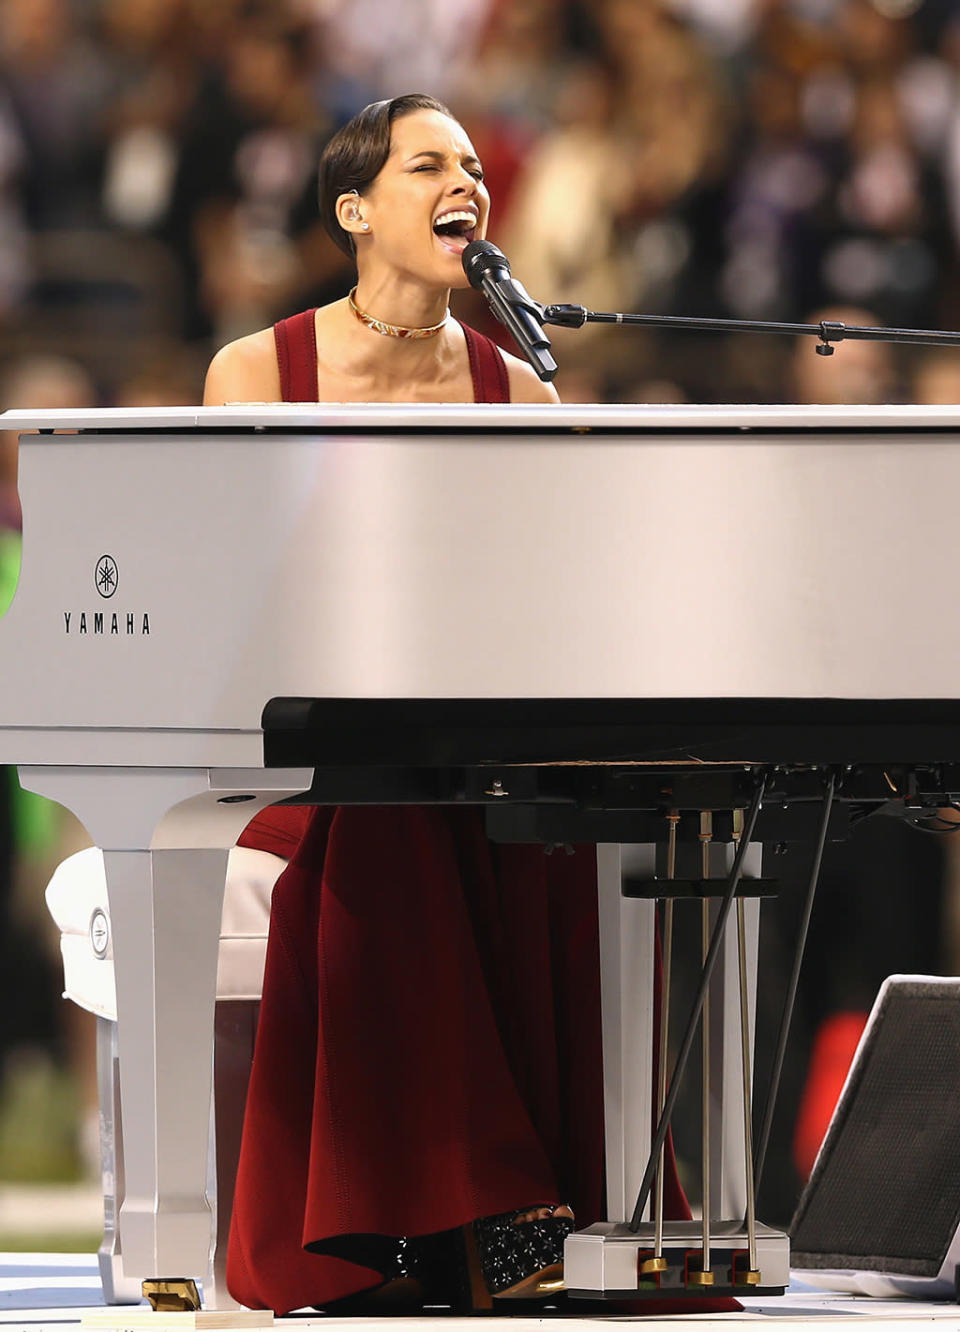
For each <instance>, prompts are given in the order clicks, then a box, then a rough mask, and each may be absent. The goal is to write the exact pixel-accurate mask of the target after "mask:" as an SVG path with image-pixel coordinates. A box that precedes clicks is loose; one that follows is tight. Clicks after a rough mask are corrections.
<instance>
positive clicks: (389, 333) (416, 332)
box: [347, 287, 450, 338]
mask: <svg viewBox="0 0 960 1332" xmlns="http://www.w3.org/2000/svg"><path fill="white" fill-rule="evenodd" d="M356 294H357V289H356V287H354V289H353V291H351V293H350V295H349V296H348V297H347V300H348V301H349V302H350V309H351V310H352V311H353V313H354V314H355V315H356V316H357V318H358V319H359V320H360V323H361V324H363V326H364V328H372V329H373V331H374V333H382V334H383V336H384V337H385V338H435V337H436V336H437V334H438V333H439V332H440V331H441V329H442V328H443V326H444V325H445V324H446V322H447V320H448V319H449V318H450V310H449V307H448V309H447V311H446V313H445V314H444V316H443V318H442V319H441V320H440V323H439V324H434V325H433V327H432V328H404V327H403V325H402V324H385V323H384V321H383V320H382V319H374V317H373V315H368V314H367V312H366V311H365V310H361V309H360V307H359V305H357V303H356V301H355V300H354V299H353V298H354V296H355V295H356Z"/></svg>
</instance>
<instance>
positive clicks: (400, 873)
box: [204, 96, 687, 1313]
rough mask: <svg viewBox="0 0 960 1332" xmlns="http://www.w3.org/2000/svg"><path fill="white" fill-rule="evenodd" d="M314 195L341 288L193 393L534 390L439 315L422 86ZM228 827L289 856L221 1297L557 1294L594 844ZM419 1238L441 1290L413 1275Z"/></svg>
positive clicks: (266, 1302) (373, 1300)
mask: <svg viewBox="0 0 960 1332" xmlns="http://www.w3.org/2000/svg"><path fill="white" fill-rule="evenodd" d="M320 192H321V208H322V214H323V218H324V221H325V224H326V226H327V228H328V230H329V231H330V234H331V235H332V236H333V238H334V239H335V240H336V241H337V243H338V244H339V245H340V246H341V248H343V249H344V250H346V251H347V252H348V253H349V254H350V255H351V256H353V257H354V258H355V261H356V266H357V284H356V286H355V288H354V289H353V291H352V293H351V295H350V296H349V297H348V298H347V299H346V300H341V301H337V302H335V303H334V304H332V305H328V306H325V307H324V308H322V309H319V310H316V311H307V312H306V313H304V314H301V315H295V316H294V317H293V318H292V319H287V320H284V321H283V322H282V323H279V324H277V325H276V327H275V328H273V329H268V330H265V331H263V332H260V333H255V334H253V335H251V336H250V337H246V338H241V339H240V340H239V341H237V342H234V343H231V344H230V345H229V346H227V347H224V348H223V350H222V351H221V352H219V354H218V355H217V356H216V358H215V359H214V361H213V363H212V365H211V367H210V370H209V374H208V378H207V386H206V392H205V397H204V401H205V402H206V403H208V404H220V403H225V402H265V401H277V400H284V401H300V402H303V401H309V402H398V403H399V402H511V401H512V402H544V403H546V402H556V401H557V395H556V393H555V391H554V390H553V389H552V388H551V387H549V386H548V385H545V384H543V383H541V382H540V380H539V379H538V378H537V377H536V375H535V374H534V373H533V371H532V370H531V369H530V367H529V366H527V365H526V364H525V363H523V362H521V361H519V360H517V359H516V358H514V357H513V356H508V355H505V354H504V353H502V352H500V351H499V350H498V348H497V347H496V346H495V345H494V344H493V343H492V342H491V341H490V340H489V339H487V338H485V337H483V336H482V335H480V334H478V333H475V332H473V331H472V330H471V329H469V328H467V327H466V326H464V325H462V324H459V323H458V322H457V321H456V320H454V319H452V318H451V317H450V314H449V311H448V309H447V304H448V298H449V293H450V289H451V288H452V287H463V286H466V285H467V283H466V278H465V276H464V273H463V269H462V266H461V254H462V252H463V250H464V248H465V247H466V245H467V244H468V243H469V241H470V240H473V239H475V238H478V237H482V236H483V235H484V233H485V230H486V225H487V216H488V212H489V206H490V204H489V198H488V195H487V191H486V189H485V188H484V184H483V171H482V169H481V165H480V162H479V161H478V160H477V156H476V153H475V152H474V150H473V147H472V145H471V143H470V140H469V138H468V137H467V135H466V134H465V132H464V130H463V128H462V127H461V126H460V125H459V124H458V123H457V121H456V120H454V119H453V117H452V116H451V114H450V112H449V111H447V110H446V109H445V108H444V107H443V106H442V105H440V103H438V102H436V101H435V100H434V99H433V98H430V97H425V96H407V97H399V98H395V99H394V100H392V101H387V102H378V103H375V104H374V105H372V106H369V107H367V108H366V109H365V110H364V111H362V112H361V113H360V114H359V115H358V116H357V117H356V118H355V119H354V120H353V121H351V122H350V124H348V125H347V126H345V127H344V128H343V129H342V130H341V131H340V132H339V133H338V134H337V135H336V136H335V137H334V139H332V140H331V142H330V144H329V145H328V147H327V149H326V151H325V153H324V155H323V160H322V162H321V167H320ZM318 539H322V533H318ZM454 556H455V552H453V551H452V552H451V557H454ZM306 613H309V610H307V611H306ZM301 831H302V832H303V836H302V838H300V832H301ZM242 840H243V841H244V842H245V843H246V844H247V845H253V846H259V847H261V848H263V849H267V850H271V851H278V852H279V853H280V854H282V855H284V856H287V857H291V853H292V858H291V863H290V865H289V867H288V869H287V871H286V872H285V873H284V875H283V876H282V877H281V879H280V881H279V882H278V884H277V887H276V889H275V892H274V898H273V911H272V919H271V933H270V942H269V948H268V954H267V964H266V974H265V977H264V986H263V1001H262V1007H261V1016H260V1027H259V1031H258V1036H257V1047H256V1054H255V1058H254V1065H253V1072H252V1077H251V1084H250V1092H249V1098H248V1103H247V1112H246V1120H245V1127H244V1140H243V1148H242V1153H241V1161H240V1168H239V1174H238V1180H237V1192H236V1200H235V1204H234V1212H233V1226H232V1231H231V1239H230V1250H229V1257H228V1281H229V1285H230V1289H231V1292H232V1294H233V1295H234V1296H235V1297H236V1298H237V1299H238V1300H240V1301H241V1302H242V1303H244V1304H246V1305H249V1306H252V1307H266V1308H271V1309H273V1310H275V1311H276V1312H278V1313H284V1312H287V1311H289V1310H291V1309H294V1308H299V1307H303V1306H306V1305H319V1306H323V1307H325V1308H334V1307H337V1308H341V1309H345V1310H347V1309H349V1310H351V1311H354V1310H356V1311H360V1310H362V1309H364V1308H369V1309H371V1311H372V1310H373V1309H374V1308H376V1307H377V1300H378V1299H386V1298H387V1297H390V1296H398V1295H401V1294H406V1295H410V1294H412V1295H413V1296H414V1297H415V1298H416V1299H422V1298H427V1299H428V1300H431V1301H434V1300H435V1301H442V1300H450V1301H452V1302H453V1303H454V1304H455V1305H458V1306H459V1307H461V1308H463V1309H469V1308H471V1307H472V1308H484V1307H486V1308H489V1307H491V1300H492V1298H508V1299H511V1298H512V1299H516V1298H543V1297H544V1296H547V1295H550V1294H552V1293H554V1292H556V1290H557V1289H558V1288H559V1287H560V1286H561V1284H562V1267H561V1265H560V1264H561V1259H562V1252H563V1240H564V1238H565V1236H566V1234H567V1233H568V1232H569V1230H570V1229H571V1226H572V1219H571V1218H572V1213H571V1210H570V1207H569V1206H567V1205H566V1204H568V1203H569V1204H571V1205H572V1206H573V1207H575V1208H576V1209H577V1214H578V1217H579V1218H580V1220H581V1223H583V1224H589V1222H591V1221H593V1220H596V1219H598V1218H599V1217H600V1216H601V1215H602V1209H603V1198H602V1166H603V1107H602V1076H601V1068H600V1018H599V1011H600V1010H599V968H598V949H597V919H596V870H595V854H594V848H592V847H589V848H582V849H578V850H576V851H575V852H572V853H568V854H565V853H564V851H563V850H560V851H557V852H555V853H554V854H553V855H548V854H546V853H545V851H544V849H543V848H540V847H516V846H509V847H498V846H493V845H491V844H490V843H488V842H487V840H486V838H485V836H484V833H483V820H482V814H481V813H480V812H479V811H478V810H476V809H472V808H467V807H456V808H453V807H449V806H448V807H444V806H434V807H424V808H420V807H389V808H371V807H360V806H349V807H343V808H339V809H331V808H318V809H316V810H313V811H310V813H309V814H308V815H306V816H305V815H304V814H303V813H302V812H301V811H291V810H283V809H275V810H268V811H266V812H265V814H264V815H262V816H260V818H258V819H257V820H255V821H254V823H253V824H251V826H250V828H248V830H247V832H246V833H245V835H244V838H243V839H242ZM294 846H295V847H296V849H295V850H294V849H293V848H294ZM671 1184H672V1187H669V1188H668V1199H669V1200H670V1202H671V1203H672V1206H673V1214H674V1215H680V1214H687V1213H685V1212H684V1211H683V1209H684V1206H685V1204H684V1203H683V1199H682V1194H681V1193H680V1191H679V1188H678V1187H677V1186H676V1185H675V1183H674V1182H672V1181H671ZM438 1255H439V1256H440V1257H441V1259H442V1261H441V1262H440V1263H439V1270H440V1271H441V1273H442V1275H444V1276H446V1277H447V1278H450V1277H453V1278H456V1279H455V1280H453V1282H452V1285H450V1286H449V1287H448V1288H447V1289H446V1290H443V1289H440V1290H438V1289H435V1288H432V1287H431V1285H430V1281H431V1266H430V1262H429V1260H430V1259H431V1257H434V1258H435V1257H437V1256H438ZM433 1270H434V1271H436V1270H437V1264H434V1265H433Z"/></svg>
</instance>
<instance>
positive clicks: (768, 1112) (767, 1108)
mask: <svg viewBox="0 0 960 1332" xmlns="http://www.w3.org/2000/svg"><path fill="white" fill-rule="evenodd" d="M836 787H837V775H836V773H835V772H831V773H830V775H829V777H828V778H827V790H826V794H825V796H824V799H823V815H822V817H821V819H820V828H819V831H818V834H817V844H816V849H815V851H814V856H813V864H812V866H811V869H810V881H809V883H808V885H807V896H806V900H805V901H804V904H803V915H802V916H801V919H800V931H799V934H798V936H797V948H796V952H795V953H794V958H793V967H792V969H791V971H790V980H789V982H788V983H787V993H786V997H785V998H784V1001H783V1013H782V1014H781V1017H780V1030H779V1032H778V1034H777V1048H776V1053H775V1055H774V1059H773V1070H772V1072H771V1074H770V1083H769V1085H768V1087H767V1100H766V1104H765V1105H764V1108H763V1120H762V1123H761V1126H760V1134H759V1137H758V1138H757V1151H756V1155H755V1156H754V1161H753V1180H754V1187H755V1189H756V1191H757V1193H759V1192H760V1182H761V1180H762V1179H763V1167H764V1164H765V1162H766V1159H767V1147H768V1145H769V1143H770V1129H771V1126H772V1124H773V1112H774V1108H775V1107H776V1103H777V1093H778V1091H779V1090H780V1075H781V1074H782V1072H783V1061H784V1057H785V1056H786V1052H787V1038H788V1036H789V1035H790V1023H791V1021H792V1020H793V1006H794V1002H795V1001H796V997H797V985H798V983H799V980H800V965H801V963H802V962H803V953H804V948H805V947H806V943H807V932H808V930H809V928H810V916H811V913H812V912H813V899H814V897H815V896H816V892H817V884H818V883H819V881H820V865H821V863H822V861H823V848H824V846H825V844H826V840H827V828H828V827H829V825H830V814H831V812H832V810H833V797H834V792H835V791H836Z"/></svg>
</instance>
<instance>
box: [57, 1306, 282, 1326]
mask: <svg viewBox="0 0 960 1332" xmlns="http://www.w3.org/2000/svg"><path fill="white" fill-rule="evenodd" d="M80 1326H81V1327H82V1328H84V1327H89V1328H96V1329H98V1332H148V1330H149V1329H152V1332H194V1329H197V1330H198V1332H200V1330H201V1329H203V1328H217V1329H220V1328H222V1329H237V1330H238V1332H241V1330H242V1332H245V1330H246V1329H248V1328H250V1329H252V1328H261V1327H273V1314H272V1312H271V1311H270V1310H269V1309H191V1310H188V1311H185V1312H180V1313H169V1312H166V1311H164V1310H159V1309H158V1310H153V1309H147V1308H144V1307H143V1306H142V1305H134V1306H132V1307H131V1306H130V1305H127V1306H126V1308H124V1307H123V1306H121V1305H117V1306H115V1307H114V1308H112V1309H88V1310H87V1311H86V1312H85V1313H83V1314H81V1315H80Z"/></svg>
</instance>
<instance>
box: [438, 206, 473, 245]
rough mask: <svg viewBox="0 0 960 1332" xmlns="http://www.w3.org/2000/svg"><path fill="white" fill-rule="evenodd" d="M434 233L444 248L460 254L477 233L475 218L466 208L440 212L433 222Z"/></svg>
mask: <svg viewBox="0 0 960 1332" xmlns="http://www.w3.org/2000/svg"><path fill="white" fill-rule="evenodd" d="M433 231H434V235H435V236H436V237H437V239H438V240H439V241H440V243H441V245H442V246H443V247H444V249H445V250H450V251H451V253H453V254H462V253H463V251H464V250H465V249H466V248H467V246H468V245H469V244H470V242H471V241H472V240H474V239H475V238H476V234H477V219H476V217H475V216H474V215H473V213H470V212H467V211H466V210H462V211H457V212H449V213H442V214H441V215H440V217H438V218H437V220H436V222H434V224H433Z"/></svg>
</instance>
